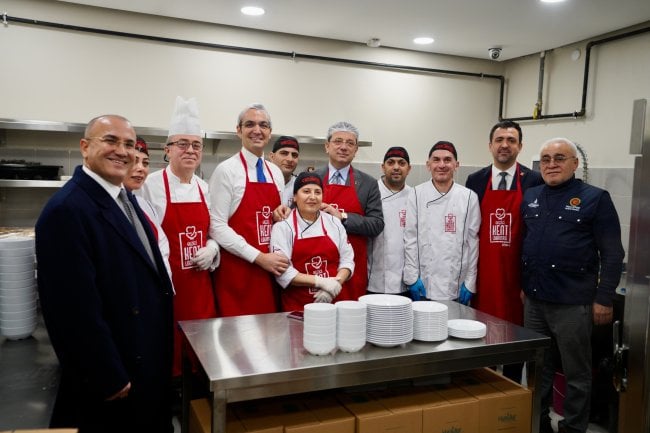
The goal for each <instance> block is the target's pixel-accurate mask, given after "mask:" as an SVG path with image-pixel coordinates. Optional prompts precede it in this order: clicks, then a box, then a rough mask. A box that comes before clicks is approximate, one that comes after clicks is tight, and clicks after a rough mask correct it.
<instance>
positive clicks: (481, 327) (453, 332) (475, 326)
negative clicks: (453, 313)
mask: <svg viewBox="0 0 650 433" xmlns="http://www.w3.org/2000/svg"><path fill="white" fill-rule="evenodd" d="M447 329H448V330H449V335H450V336H452V337H456V338H483V337H485V333H486V332H487V326H485V323H483V322H479V321H477V320H467V319H453V320H450V321H448V322H447Z"/></svg>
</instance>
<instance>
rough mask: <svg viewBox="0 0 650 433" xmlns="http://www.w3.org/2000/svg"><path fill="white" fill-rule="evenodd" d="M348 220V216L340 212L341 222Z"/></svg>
mask: <svg viewBox="0 0 650 433" xmlns="http://www.w3.org/2000/svg"><path fill="white" fill-rule="evenodd" d="M347 219H348V214H347V213H345V212H341V222H342V223H344V222H345V221H346V220H347Z"/></svg>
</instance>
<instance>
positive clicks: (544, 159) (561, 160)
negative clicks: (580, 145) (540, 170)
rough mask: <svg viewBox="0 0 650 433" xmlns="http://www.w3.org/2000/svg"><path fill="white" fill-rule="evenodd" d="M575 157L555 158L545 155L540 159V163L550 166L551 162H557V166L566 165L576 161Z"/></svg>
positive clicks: (559, 156) (560, 156)
mask: <svg viewBox="0 0 650 433" xmlns="http://www.w3.org/2000/svg"><path fill="white" fill-rule="evenodd" d="M575 158H576V157H575V156H566V155H555V156H549V155H544V156H542V157H541V158H540V159H539V163H540V164H541V165H549V164H550V163H551V161H555V163H556V164H560V165H561V164H564V163H565V162H567V161H568V160H570V159H575Z"/></svg>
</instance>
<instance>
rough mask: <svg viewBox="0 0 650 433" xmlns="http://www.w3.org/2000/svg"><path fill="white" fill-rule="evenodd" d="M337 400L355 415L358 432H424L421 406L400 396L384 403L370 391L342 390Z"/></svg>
mask: <svg viewBox="0 0 650 433" xmlns="http://www.w3.org/2000/svg"><path fill="white" fill-rule="evenodd" d="M337 398H338V400H339V401H340V402H341V403H342V404H343V406H345V408H346V409H347V410H349V411H350V412H351V413H352V414H353V415H354V416H355V418H356V422H355V423H356V433H384V432H385V433H421V432H422V408H421V407H417V406H414V405H413V403H412V401H409V400H406V401H402V400H400V399H399V398H395V399H392V400H390V399H385V400H384V401H383V402H382V401H379V400H378V399H377V398H375V397H373V396H372V395H371V394H369V393H363V392H361V393H340V394H338V395H337Z"/></svg>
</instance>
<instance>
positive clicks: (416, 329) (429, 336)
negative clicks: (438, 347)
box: [413, 301, 449, 341]
mask: <svg viewBox="0 0 650 433" xmlns="http://www.w3.org/2000/svg"><path fill="white" fill-rule="evenodd" d="M448 319H449V309H448V308H447V306H446V305H445V304H441V303H440V302H434V301H415V302H413V339H414V340H419V341H442V340H445V339H447V320H448Z"/></svg>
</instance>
